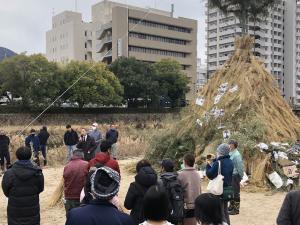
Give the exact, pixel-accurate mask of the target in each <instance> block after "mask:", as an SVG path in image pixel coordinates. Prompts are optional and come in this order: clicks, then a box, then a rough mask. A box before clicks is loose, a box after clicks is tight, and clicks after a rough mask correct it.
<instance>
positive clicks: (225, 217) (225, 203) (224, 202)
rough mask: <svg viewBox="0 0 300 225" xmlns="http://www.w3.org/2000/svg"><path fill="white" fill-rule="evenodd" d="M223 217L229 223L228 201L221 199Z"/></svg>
mask: <svg viewBox="0 0 300 225" xmlns="http://www.w3.org/2000/svg"><path fill="white" fill-rule="evenodd" d="M222 209H223V213H224V215H223V217H224V219H225V220H226V222H227V224H228V225H230V219H229V213H228V202H227V201H222Z"/></svg>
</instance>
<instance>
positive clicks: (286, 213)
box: [277, 191, 300, 225]
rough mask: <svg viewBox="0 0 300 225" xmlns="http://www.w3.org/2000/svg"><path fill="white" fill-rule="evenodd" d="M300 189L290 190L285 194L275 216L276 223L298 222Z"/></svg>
mask: <svg viewBox="0 0 300 225" xmlns="http://www.w3.org/2000/svg"><path fill="white" fill-rule="evenodd" d="M299 215H300V191H292V192H290V193H288V194H287V195H286V196H285V199H284V201H283V204H282V206H281V209H280V212H279V215H278V217H277V225H298V224H300V216H299Z"/></svg>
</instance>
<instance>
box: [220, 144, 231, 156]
mask: <svg viewBox="0 0 300 225" xmlns="http://www.w3.org/2000/svg"><path fill="white" fill-rule="evenodd" d="M229 152H230V147H229V145H228V144H221V145H219V147H218V148H217V153H218V154H219V155H220V156H227V155H229Z"/></svg>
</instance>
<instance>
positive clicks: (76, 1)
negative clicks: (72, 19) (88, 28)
mask: <svg viewBox="0 0 300 225" xmlns="http://www.w3.org/2000/svg"><path fill="white" fill-rule="evenodd" d="M75 12H77V0H75Z"/></svg>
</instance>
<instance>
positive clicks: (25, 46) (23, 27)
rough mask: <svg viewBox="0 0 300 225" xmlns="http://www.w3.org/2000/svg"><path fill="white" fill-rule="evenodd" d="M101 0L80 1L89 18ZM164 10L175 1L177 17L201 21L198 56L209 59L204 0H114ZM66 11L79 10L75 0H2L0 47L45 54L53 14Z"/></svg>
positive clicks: (80, 10) (86, 16)
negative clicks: (93, 7) (206, 48)
mask: <svg viewBox="0 0 300 225" xmlns="http://www.w3.org/2000/svg"><path fill="white" fill-rule="evenodd" d="M100 1H101V0H77V6H78V7H77V9H78V11H79V12H81V13H82V14H83V19H84V20H85V21H90V20H91V6H92V5H93V4H95V3H97V2H100ZM114 1H116V2H121V3H125V4H126V3H127V4H130V5H135V6H140V7H152V8H158V9H162V10H168V11H170V9H171V4H172V3H174V4H175V16H181V17H187V18H192V19H196V20H198V56H199V57H200V58H201V59H202V61H203V62H204V59H205V15H204V3H203V0H114ZM64 10H75V0H0V46H2V47H6V48H9V49H11V50H13V51H15V52H17V53H21V52H25V51H26V52H27V53H28V54H32V53H45V51H46V50H45V49H46V43H45V42H46V40H45V39H46V37H45V35H46V31H47V30H49V29H51V19H52V18H51V17H52V14H53V12H55V14H57V13H60V12H62V11H64Z"/></svg>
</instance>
